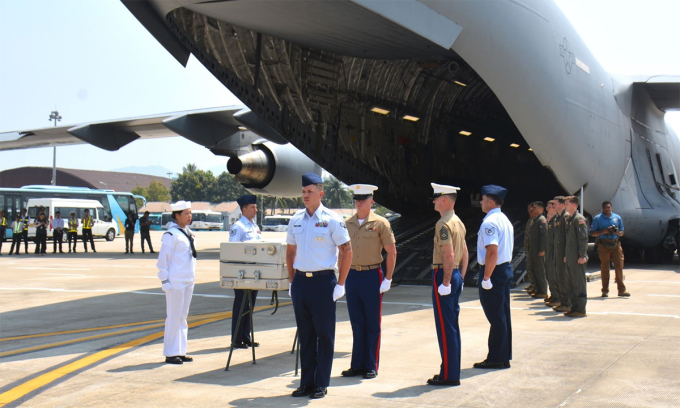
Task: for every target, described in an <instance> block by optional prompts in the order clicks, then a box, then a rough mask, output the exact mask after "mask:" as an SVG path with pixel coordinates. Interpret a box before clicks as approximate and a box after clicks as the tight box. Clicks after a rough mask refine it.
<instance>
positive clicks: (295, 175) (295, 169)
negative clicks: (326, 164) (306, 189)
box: [227, 141, 321, 197]
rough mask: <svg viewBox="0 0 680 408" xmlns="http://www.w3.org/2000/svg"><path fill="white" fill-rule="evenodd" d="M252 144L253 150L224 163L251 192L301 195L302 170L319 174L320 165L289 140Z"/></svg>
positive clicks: (288, 195)
mask: <svg viewBox="0 0 680 408" xmlns="http://www.w3.org/2000/svg"><path fill="white" fill-rule="evenodd" d="M252 147H253V151H252V152H250V153H247V154H244V155H242V156H239V157H232V158H230V159H229V161H228V162H227V170H228V171H229V173H231V174H233V175H234V176H236V181H238V182H239V183H241V184H243V186H244V187H245V188H247V189H248V190H249V191H251V192H252V193H255V194H267V195H273V196H277V197H300V196H301V194H302V193H301V190H302V187H301V184H300V176H301V175H302V173H306V172H310V171H311V172H314V173H316V174H319V175H320V174H321V167H320V166H319V165H318V164H316V163H314V162H313V161H312V160H311V159H309V158H308V157H307V156H305V155H304V154H303V153H302V152H301V151H299V150H298V149H297V148H295V146H293V145H292V144H290V143H288V144H285V145H280V144H276V143H272V142H265V141H258V142H255V143H253V145H252Z"/></svg>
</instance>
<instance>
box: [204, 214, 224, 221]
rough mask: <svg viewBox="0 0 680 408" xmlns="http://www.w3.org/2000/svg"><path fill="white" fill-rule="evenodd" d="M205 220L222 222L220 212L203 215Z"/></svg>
mask: <svg viewBox="0 0 680 408" xmlns="http://www.w3.org/2000/svg"><path fill="white" fill-rule="evenodd" d="M205 221H206V222H222V214H207V215H206V216H205Z"/></svg>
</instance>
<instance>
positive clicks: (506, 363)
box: [472, 360, 510, 368]
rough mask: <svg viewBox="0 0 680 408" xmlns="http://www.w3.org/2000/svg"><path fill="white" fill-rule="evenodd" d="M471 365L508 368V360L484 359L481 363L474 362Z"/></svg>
mask: <svg viewBox="0 0 680 408" xmlns="http://www.w3.org/2000/svg"><path fill="white" fill-rule="evenodd" d="M472 366H473V367H474V368H510V362H509V361H505V362H503V363H491V362H489V361H486V360H484V361H482V362H481V363H474V364H473V365H472Z"/></svg>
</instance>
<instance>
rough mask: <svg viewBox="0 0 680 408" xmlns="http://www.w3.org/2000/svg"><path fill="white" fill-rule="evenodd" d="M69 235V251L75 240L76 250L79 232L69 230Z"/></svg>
mask: <svg viewBox="0 0 680 408" xmlns="http://www.w3.org/2000/svg"><path fill="white" fill-rule="evenodd" d="M66 236H67V237H68V251H69V252H71V242H73V252H76V245H78V232H67V233H66Z"/></svg>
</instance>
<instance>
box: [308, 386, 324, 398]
mask: <svg viewBox="0 0 680 408" xmlns="http://www.w3.org/2000/svg"><path fill="white" fill-rule="evenodd" d="M326 394H328V389H327V388H326V387H316V388H314V392H312V395H310V396H309V398H315V399H318V398H323V397H325V396H326Z"/></svg>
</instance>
